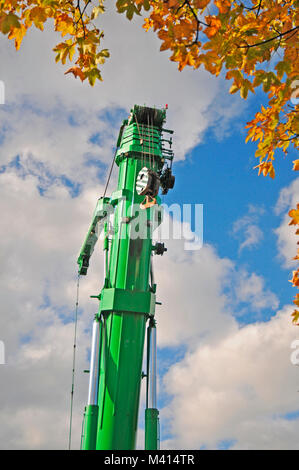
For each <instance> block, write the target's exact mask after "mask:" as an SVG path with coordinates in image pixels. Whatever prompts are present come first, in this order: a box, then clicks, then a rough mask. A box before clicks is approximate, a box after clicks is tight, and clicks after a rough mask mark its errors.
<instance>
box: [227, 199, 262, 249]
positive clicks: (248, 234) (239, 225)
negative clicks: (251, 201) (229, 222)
mask: <svg viewBox="0 0 299 470" xmlns="http://www.w3.org/2000/svg"><path fill="white" fill-rule="evenodd" d="M262 214H264V209H263V208H262V207H255V206H253V205H249V208H248V214H246V215H244V216H243V217H241V218H240V219H238V220H236V221H235V222H234V224H233V230H232V233H233V235H234V236H235V237H237V238H238V239H239V240H240V246H239V253H241V251H243V250H244V248H253V247H255V246H257V245H258V244H259V242H260V241H261V240H262V239H263V232H262V230H261V229H260V228H259V226H258V225H257V222H258V220H259V217H260V216H261V215H262ZM241 240H242V242H241Z"/></svg>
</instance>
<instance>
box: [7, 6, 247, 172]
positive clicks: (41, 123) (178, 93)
mask: <svg viewBox="0 0 299 470" xmlns="http://www.w3.org/2000/svg"><path fill="white" fill-rule="evenodd" d="M114 9H115V7H114V5H113V6H111V7H110V6H109V5H107V10H108V11H107V13H105V15H101V16H100V18H99V19H98V24H99V25H100V27H101V28H102V27H103V29H104V30H105V42H104V46H105V47H108V48H109V49H110V51H111V58H110V59H109V60H108V61H107V62H106V64H105V65H104V66H103V77H104V82H103V83H97V85H96V86H95V87H94V88H91V87H90V86H89V85H88V84H87V83H84V84H82V83H81V82H80V81H79V80H75V79H74V78H73V77H72V76H70V75H69V76H64V74H63V72H64V70H65V68H63V66H61V65H60V64H55V61H54V53H53V52H52V51H51V49H52V47H53V46H54V45H55V44H56V43H57V42H58V41H59V35H58V34H54V33H52V32H51V31H50V28H49V27H47V28H46V29H45V31H44V32H40V31H37V30H32V31H30V32H29V33H28V34H27V36H26V37H25V39H24V42H23V44H22V47H21V50H20V51H19V52H18V53H16V52H15V51H14V46H13V44H12V43H11V44H10V42H9V43H8V41H7V39H6V38H1V40H0V49H1V56H2V63H5V67H4V68H3V69H2V70H1V77H0V79H1V80H3V81H4V82H5V84H6V103H7V104H6V105H5V106H2V107H1V108H2V111H5V117H4V119H6V121H7V123H8V124H7V125H8V128H9V129H8V132H9V131H11V132H13V133H14V136H15V133H17V134H18V135H19V138H18V137H17V140H16V142H14V145H12V144H11V145H10V146H9V147H8V149H6V148H5V147H4V155H5V156H6V158H9V157H10V154H11V152H14V151H15V148H16V147H18V143H21V144H22V146H23V147H24V146H26V147H27V150H28V151H30V152H31V153H33V154H36V155H37V154H38V155H39V159H40V160H44V158H43V153H44V152H43V151H44V150H45V148H44V147H47V149H48V151H49V155H47V156H45V158H46V159H47V163H48V165H51V162H53V160H54V161H57V163H58V160H59V161H60V164H61V165H63V166H64V167H67V168H69V167H70V166H71V165H73V166H75V167H76V166H78V163H79V165H80V160H81V159H82V158H83V157H84V153H85V152H86V150H88V145H86V139H87V138H88V137H89V136H90V134H91V131H94V130H95V128H97V129H98V130H101V132H103V122H102V121H101V122H98V120H97V116H98V115H99V114H100V113H103V112H105V110H107V109H109V111H110V113H111V112H112V114H113V110H116V109H122V110H123V112H124V113H128V111H129V110H130V108H131V107H132V105H133V104H134V103H138V104H143V103H146V104H147V105H151V106H152V105H157V106H164V105H165V104H166V103H167V104H168V105H169V113H168V116H169V118H168V122H167V127H169V128H173V129H175V132H176V139H175V142H174V146H175V147H174V148H175V151H176V159H177V160H178V159H182V158H184V157H185V155H186V153H187V152H188V151H190V150H191V149H192V148H193V147H194V146H195V145H196V144H197V143H199V142H200V141H201V139H202V136H203V133H204V131H205V130H206V129H207V128H208V127H211V126H212V127H213V128H214V129H215V130H216V131H217V133H218V134H219V133H222V134H223V135H224V134H225V133H227V129H228V123H230V122H231V119H232V117H234V116H236V115H238V114H239V113H240V112H242V110H243V109H244V107H245V104H244V102H243V101H242V100H241V99H240V98H239V97H238V96H232V95H229V94H226V93H223V89H228V84H225V82H224V83H223V80H222V79H221V78H219V79H216V78H215V77H213V76H211V75H210V74H209V73H208V72H206V71H204V70H197V71H193V70H187V69H184V70H183V72H181V73H180V72H178V70H177V65H176V64H175V63H172V62H170V61H169V59H168V54H167V53H160V52H159V47H160V41H159V40H158V39H157V37H156V35H155V34H153V33H152V32H149V33H146V32H145V31H144V30H143V29H142V27H141V24H142V19H141V18H135V19H134V20H133V21H132V22H129V21H128V20H127V19H126V18H125V17H124V16H123V15H119V14H116V13H115V11H114ZM116 31H117V34H116V33H115V32H116ZM24 100H25V101H24ZM228 101H229V106H228ZM17 103H18V104H19V108H17V109H16V110H15V109H14V107H13V106H12V104H17ZM28 108H29V109H31V114H30V111H29V109H28ZM25 110H26V119H24V115H25ZM70 115H72V116H73V117H74V119H75V121H78V122H79V124H80V126H79V127H78V128H77V129H76V130H75V131H74V129H72V128H71V127H70V126H69V125H68V124H67V123H66V117H69V116H70ZM54 121H56V122H54ZM119 124H120V123H118V125H117V127H119ZM105 129H107V126H106V127H105ZM76 131H78V132H76ZM11 132H9V135H11ZM116 132H117V131H116V129H112V132H111V131H110V132H109V129H108V134H109V135H111V133H112V134H113V142H112V145H114V144H115V138H116ZM32 137H34V138H32ZM49 139H50V142H51V146H49V145H45V146H44V147H43V142H44V144H46V143H47V140H49ZM74 139H75V140H74ZM105 140H106V142H107V139H105ZM28 142H29V148H28ZM33 142H34V144H33ZM15 144H16V146H15ZM26 144H27V145H26ZM107 144H108V146H107V148H106V149H105V155H104V157H105V158H106V156H107V151H108V148H111V142H110V141H109V142H107ZM6 145H8V144H6ZM51 147H52V148H51ZM90 147H92V146H90V145H89V148H90ZM105 147H106V145H105ZM22 150H23V151H25V149H24V148H23V149H22ZM99 156H100V157H102V155H101V154H100V155H99ZM106 161H107V160H106Z"/></svg>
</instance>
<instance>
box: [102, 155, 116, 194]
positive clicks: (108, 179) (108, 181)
mask: <svg viewBox="0 0 299 470" xmlns="http://www.w3.org/2000/svg"><path fill="white" fill-rule="evenodd" d="M116 152H117V148H116V149H115V152H114V155H113V159H112V163H111V167H110V171H109V175H108V178H107V182H106V186H105V191H104V194H103V198H104V197H105V196H106V192H107V189H108V186H109V183H110V178H111V175H112V170H113V166H114V162H115V157H116Z"/></svg>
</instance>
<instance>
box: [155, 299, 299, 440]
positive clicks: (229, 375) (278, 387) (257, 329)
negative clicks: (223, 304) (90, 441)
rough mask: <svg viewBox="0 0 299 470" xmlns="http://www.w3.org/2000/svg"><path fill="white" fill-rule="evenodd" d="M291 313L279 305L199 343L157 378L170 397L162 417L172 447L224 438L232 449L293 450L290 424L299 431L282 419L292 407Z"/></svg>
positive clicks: (295, 401)
mask: <svg viewBox="0 0 299 470" xmlns="http://www.w3.org/2000/svg"><path fill="white" fill-rule="evenodd" d="M290 312H291V309H290V308H288V307H286V308H285V309H284V310H282V311H280V312H278V314H277V315H276V316H275V317H274V318H272V319H271V320H270V321H269V322H265V323H256V324H252V325H247V326H245V327H243V328H238V329H236V330H235V331H233V332H230V333H229V334H224V335H223V337H222V338H221V339H220V340H219V341H217V342H211V343H210V344H204V345H201V344H199V345H198V346H197V348H196V349H195V350H194V351H193V352H191V353H189V354H187V355H186V356H185V357H184V359H183V360H182V361H181V362H180V363H177V364H174V365H173V366H172V367H171V368H170V370H169V372H168V373H167V374H166V376H165V378H164V384H165V389H166V391H167V392H168V393H169V394H170V395H171V396H172V397H173V399H172V401H171V403H170V405H169V406H168V407H166V408H165V409H164V410H163V411H162V416H163V417H164V419H167V418H168V419H169V429H168V430H169V431H170V432H171V433H173V434H174V435H175V437H174V439H173V441H172V445H173V446H174V447H175V448H189V449H190V448H200V447H201V446H207V447H209V448H216V447H217V445H219V443H220V442H221V441H225V440H227V441H229V440H232V441H236V443H235V444H234V447H235V448H246V449H260V448H271V449H281V448H298V441H297V440H295V439H289V438H290V435H291V431H292V430H293V431H296V434H298V430H299V420H298V419H297V420H296V421H293V422H290V421H287V419H284V418H283V415H285V414H286V413H289V412H292V411H294V410H297V409H298V394H297V390H298V385H299V382H298V373H297V372H298V371H297V369H296V368H295V367H294V366H293V365H292V364H291V362H290V352H291V349H290V345H291V342H292V341H293V340H294V338H296V334H297V330H296V329H295V328H294V326H292V324H291V321H290ZM297 336H298V334H297ZM280 415H281V416H280ZM258 430H260V431H262V435H261V434H260V433H259V432H257V431H258Z"/></svg>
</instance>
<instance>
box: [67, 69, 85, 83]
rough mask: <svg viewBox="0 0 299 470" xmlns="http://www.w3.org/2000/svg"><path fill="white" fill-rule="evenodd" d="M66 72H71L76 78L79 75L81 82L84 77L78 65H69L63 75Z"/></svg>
mask: <svg viewBox="0 0 299 470" xmlns="http://www.w3.org/2000/svg"><path fill="white" fill-rule="evenodd" d="M68 73H72V74H73V75H74V77H76V78H77V77H79V78H80V80H81V82H83V81H84V80H85V78H86V76H85V73H84V72H82V70H81V69H80V68H79V67H71V68H70V69H68V70H67V71H66V72H64V75H67V74H68Z"/></svg>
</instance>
